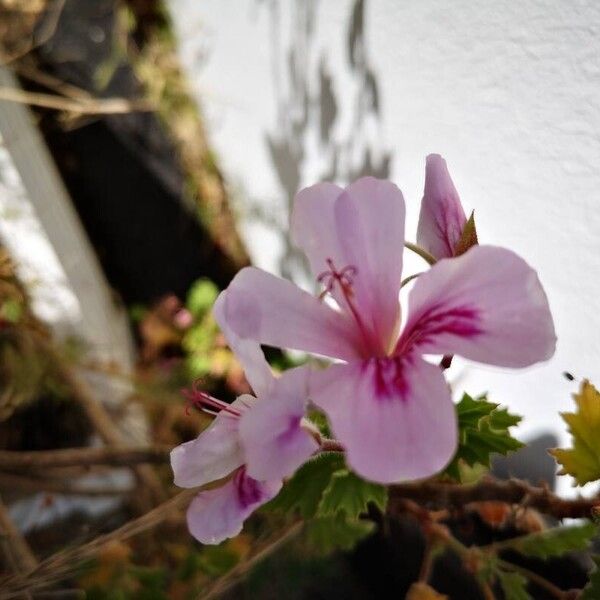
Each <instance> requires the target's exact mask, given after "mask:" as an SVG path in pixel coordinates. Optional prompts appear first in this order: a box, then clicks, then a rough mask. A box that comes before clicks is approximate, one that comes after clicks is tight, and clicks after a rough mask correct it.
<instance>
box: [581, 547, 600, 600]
mask: <svg viewBox="0 0 600 600" xmlns="http://www.w3.org/2000/svg"><path fill="white" fill-rule="evenodd" d="M592 558H593V560H594V563H595V565H596V568H595V569H594V570H593V571H592V572H591V573H590V580H589V581H588V584H587V585H586V586H585V587H584V588H583V593H582V594H581V596H580V597H579V600H598V598H600V556H593V557H592Z"/></svg>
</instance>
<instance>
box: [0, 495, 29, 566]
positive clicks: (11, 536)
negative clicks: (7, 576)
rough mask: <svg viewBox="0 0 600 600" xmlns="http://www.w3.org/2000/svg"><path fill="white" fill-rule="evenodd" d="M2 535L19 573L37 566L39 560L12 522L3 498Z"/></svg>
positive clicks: (0, 518)
mask: <svg viewBox="0 0 600 600" xmlns="http://www.w3.org/2000/svg"><path fill="white" fill-rule="evenodd" d="M0 535H1V536H2V538H3V542H4V544H3V545H4V547H5V549H6V553H7V554H9V556H10V558H12V560H13V561H14V567H15V569H16V571H17V573H18V574H20V573H26V572H27V571H31V569H34V568H35V567H36V566H37V564H38V562H37V559H36V558H35V555H34V554H33V552H32V551H31V548H30V547H29V544H28V543H27V542H26V541H25V538H24V537H23V536H22V535H21V532H20V531H19V530H18V529H17V528H16V527H15V525H14V523H13V522H12V519H11V518H10V516H9V514H8V510H7V508H6V506H5V505H4V502H2V500H0Z"/></svg>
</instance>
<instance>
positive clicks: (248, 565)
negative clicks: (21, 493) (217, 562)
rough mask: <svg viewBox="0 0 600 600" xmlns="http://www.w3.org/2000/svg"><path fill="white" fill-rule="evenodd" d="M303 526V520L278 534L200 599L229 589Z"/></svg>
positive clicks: (207, 598)
mask: <svg viewBox="0 0 600 600" xmlns="http://www.w3.org/2000/svg"><path fill="white" fill-rule="evenodd" d="M302 526H303V523H302V522H298V523H295V524H294V525H292V526H291V527H290V528H289V529H288V530H287V531H286V532H285V533H284V534H283V535H281V536H278V537H277V538H276V539H275V540H274V541H272V542H269V543H267V544H266V545H265V547H264V548H263V549H262V550H260V551H259V552H257V553H256V554H255V555H254V556H253V557H252V558H250V559H248V560H246V561H244V562H241V563H239V564H238V565H237V566H235V567H234V568H233V569H232V570H231V571H229V572H228V573H226V574H225V575H223V577H221V578H220V579H217V581H216V582H215V583H214V584H213V585H212V586H211V587H210V589H209V590H208V591H207V592H206V593H205V594H203V595H201V596H200V598H199V600H213V599H214V598H218V597H219V596H221V595H223V594H224V593H226V592H227V591H229V590H230V589H231V588H232V587H234V586H235V585H236V584H237V583H238V582H239V581H240V580H242V579H243V578H244V576H245V575H246V574H247V573H248V572H249V571H250V570H251V569H252V568H254V567H255V566H256V565H257V564H258V563H260V562H262V561H263V560H265V558H268V557H269V556H271V555H273V554H274V553H275V552H277V551H278V550H280V549H281V547H282V546H284V545H285V544H287V543H288V542H289V541H290V540H291V539H292V538H294V537H296V536H297V535H298V534H299V533H300V532H301V531H302Z"/></svg>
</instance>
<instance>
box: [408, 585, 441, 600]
mask: <svg viewBox="0 0 600 600" xmlns="http://www.w3.org/2000/svg"><path fill="white" fill-rule="evenodd" d="M406 600H448V596H444V595H443V594H438V592H436V591H435V590H434V589H433V588H432V587H430V586H428V585H427V584H426V583H423V582H422V581H417V583H413V584H412V585H411V586H410V590H408V594H406Z"/></svg>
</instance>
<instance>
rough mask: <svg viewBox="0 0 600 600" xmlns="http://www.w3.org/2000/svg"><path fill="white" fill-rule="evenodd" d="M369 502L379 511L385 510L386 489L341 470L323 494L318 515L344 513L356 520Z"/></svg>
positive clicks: (333, 477)
mask: <svg viewBox="0 0 600 600" xmlns="http://www.w3.org/2000/svg"><path fill="white" fill-rule="evenodd" d="M370 502H372V503H373V504H375V505H376V506H377V507H378V508H379V509H380V510H382V511H383V510H385V507H386V504H387V489H386V488H385V487H384V486H382V485H378V484H376V483H371V482H369V481H365V480H364V479H361V478H360V477H358V476H357V475H355V474H354V473H351V472H350V471H348V470H346V469H343V470H341V471H338V472H337V473H334V474H333V476H332V478H331V481H330V483H329V486H328V487H327V489H326V490H325V491H324V492H323V497H322V498H321V503H320V504H319V508H318V515H319V516H328V515H335V514H338V513H344V514H345V515H346V517H348V518H350V519H353V518H358V516H359V515H360V514H362V513H364V512H366V510H367V507H368V504H369V503H370Z"/></svg>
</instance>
